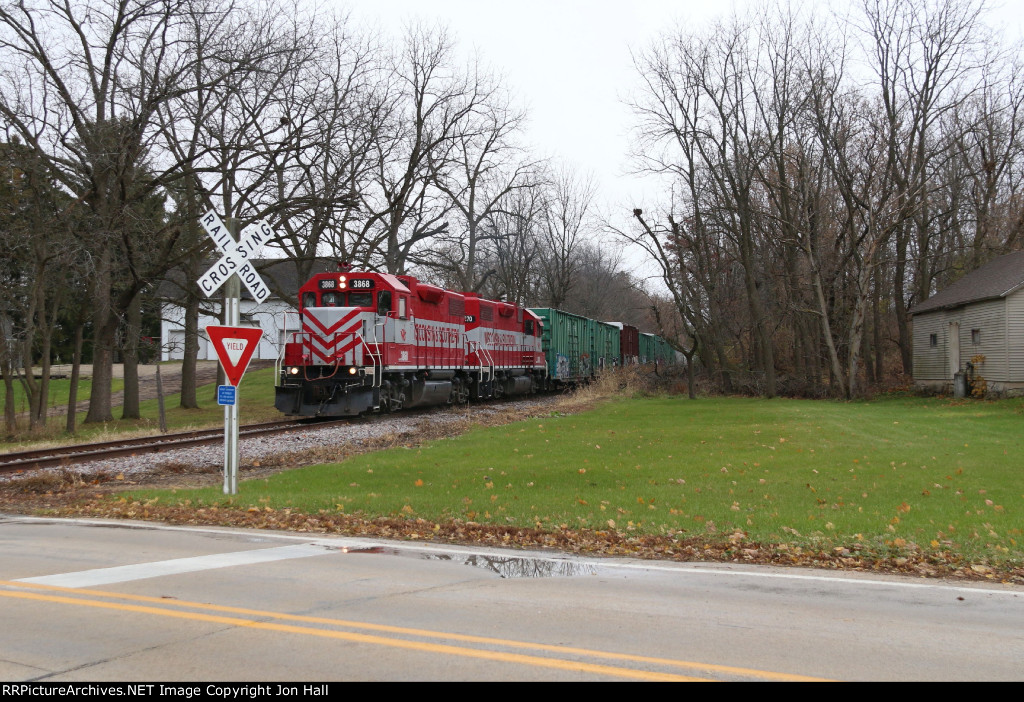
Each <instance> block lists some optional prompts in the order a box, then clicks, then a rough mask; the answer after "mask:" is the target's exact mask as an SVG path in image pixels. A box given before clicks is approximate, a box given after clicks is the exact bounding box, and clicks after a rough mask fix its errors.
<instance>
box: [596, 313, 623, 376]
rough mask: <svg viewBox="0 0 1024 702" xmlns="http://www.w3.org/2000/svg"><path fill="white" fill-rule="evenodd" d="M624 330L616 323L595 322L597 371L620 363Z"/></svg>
mask: <svg viewBox="0 0 1024 702" xmlns="http://www.w3.org/2000/svg"><path fill="white" fill-rule="evenodd" d="M621 334H622V331H621V330H620V329H619V328H618V327H617V326H615V325H614V324H608V323H606V322H594V355H593V358H594V366H595V368H596V369H597V371H599V372H600V371H601V370H603V369H605V368H613V367H615V366H617V365H619V356H620V351H619V340H620V338H621Z"/></svg>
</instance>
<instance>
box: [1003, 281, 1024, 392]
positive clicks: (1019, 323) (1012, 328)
mask: <svg viewBox="0 0 1024 702" xmlns="http://www.w3.org/2000/svg"><path fill="white" fill-rule="evenodd" d="M1006 353H1007V357H1008V363H1009V381H1010V382H1012V383H1024V290H1018V291H1017V292H1015V293H1013V294H1012V295H1010V296H1008V297H1007V298H1006Z"/></svg>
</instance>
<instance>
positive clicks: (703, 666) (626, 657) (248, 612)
mask: <svg viewBox="0 0 1024 702" xmlns="http://www.w3.org/2000/svg"><path fill="white" fill-rule="evenodd" d="M0 586H5V587H14V588H18V589H25V588H33V589H38V590H48V591H55V592H61V593H67V594H70V595H75V596H76V597H57V596H48V595H39V594H35V593H26V592H5V591H0V595H3V596H8V597H23V598H25V599H34V600H41V601H51V602H60V603H64V604H79V605H83V606H92V607H102V608H107V609H121V610H124V611H135V612H144V613H149V614H157V615H160V616H168V617H178V618H185V619H195V620H198V621H210V622H219V623H226V624H234V625H238V626H248V627H252V628H258V629H268V630H273V631H287V632H291V633H302V634H309V635H314V636H326V637H330V638H340V639H345V640H349V641H359V642H363V643H373V644H378V645H383V646H396V647H399V648H408V649H413V650H423V651H431V652H441V653H450V654H452V655H463V656H470V657H476V658H487V659H490V660H504V661H508V662H519V663H524V664H528V665H540V666H544V667H554V668H560V669H563V670H575V671H585V672H595V673H599V674H606V675H615V676H620V677H631V678H641V679H656V680H674V681H697V680H701V678H689V677H684V676H678V675H671V674H660V673H648V672H645V671H639V670H633V669H628V668H616V667H608V666H602V665H593V664H588V663H578V662H574V661H559V660H554V659H549V658H540V657H537V656H524V655H521V654H512V653H498V652H491V651H481V650H477V649H467V648H461V647H456V646H447V645H443V644H430V643H419V642H414V641H405V640H400V639H389V638H383V637H378V636H370V635H365V634H355V633H346V632H335V631H325V630H323V629H313V628H309V627H296V626H291V625H286V624H270V623H265V622H256V621H251V620H244V619H236V618H232V617H219V616H214V615H206V614H200V613H196V612H175V611H172V610H169V609H167V607H181V608H190V609H200V610H207V611H212V612H222V613H228V614H236V615H244V616H249V617H261V618H267V619H276V620H284V621H294V622H303V623H308V624H325V625H330V626H340V627H347V628H350V629H363V630H367V631H376V632H385V633H389V634H400V635H406V636H418V637H423V638H434V639H447V640H451V641H461V642H465V643H476V644H486V645H495V646H504V647H506V648H520V649H532V650H536V651H544V652H548V653H555V654H561V655H580V656H588V657H591V658H603V659H612V660H619V661H625V662H631V663H644V664H649V665H662V666H671V667H675V668H683V669H687V670H695V671H703V672H705V673H720V674H727V675H737V676H743V677H753V678H758V679H762V680H777V681H787V682H798V681H804V682H811V681H821V680H823V679H822V678H813V677H808V676H803V675H793V674H788V673H775V672H771V671H763V670H756V669H751V668H738V667H734V666H723V665H715V664H709V663H699V662H693V661H683V660H677V659H671V658H657V657H651V656H639V655H634V654H628V653H613V652H607V651H598V650H591V649H585V648H576V647H571V646H557V645H552V644H541V643H530V642H523V641H514V640H509V639H499V638H492V637H486V636H474V635H471V634H457V633H447V632H439V631H431V630H428V629H414V628H408V627H400V626H393V625H387V624H372V623H368V622H355V621H350V620H344V619H333V618H327V617H312V616H306V615H300V614H285V613H280V612H270V611H265V610H257V609H248V608H243V607H231V606H227V605H215V604H208V603H202V602H189V601H185V600H168V599H164V598H159V597H148V596H145V595H132V594H127V593H111V592H105V591H102V590H85V589H75V588H63V587H59V586H55V585H40V584H36V583H19V582H10V581H2V580H0ZM81 595H89V596H94V597H104V598H116V599H121V600H128V601H135V602H148V603H154V604H159V605H160V606H161V607H160V608H151V607H138V606H134V605H125V604H119V603H108V602H96V601H91V600H85V599H82V598H81V597H80V596H81ZM652 676H654V677H652Z"/></svg>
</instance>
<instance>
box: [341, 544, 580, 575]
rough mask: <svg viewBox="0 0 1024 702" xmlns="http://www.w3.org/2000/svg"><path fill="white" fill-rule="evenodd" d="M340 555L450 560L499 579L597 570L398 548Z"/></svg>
mask: <svg viewBox="0 0 1024 702" xmlns="http://www.w3.org/2000/svg"><path fill="white" fill-rule="evenodd" d="M341 550H342V552H344V553H373V554H383V555H388V556H401V557H404V558H418V559H420V560H424V561H450V562H451V563H458V564H460V565H465V566H469V567H471V568H481V569H483V570H489V571H490V572H492V573H495V574H497V575H499V576H501V577H502V578H555V577H571V576H574V575H597V568H596V567H595V566H592V565H588V564H584V563H575V562H573V561H561V560H557V559H553V558H523V557H520V556H508V557H498V556H484V555H481V554H458V553H445V554H436V553H419V552H416V551H406V550H403V549H399V548H385V547H383V546H373V547H370V548H353V549H345V548H343V549H341Z"/></svg>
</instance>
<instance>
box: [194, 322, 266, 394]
mask: <svg viewBox="0 0 1024 702" xmlns="http://www.w3.org/2000/svg"><path fill="white" fill-rule="evenodd" d="M206 333H207V334H208V335H209V337H210V342H211V343H212V344H213V348H214V350H215V351H216V352H217V358H219V359H220V364H221V365H222V366H224V374H225V375H227V377H228V382H229V383H231V384H232V385H238V383H239V382H240V381H241V380H242V374H243V373H245V369H246V368H247V367H248V366H249V361H250V360H251V359H252V354H253V352H254V351H256V347H257V346H259V343H260V337H261V336H263V330H261V329H254V328H252V327H207V328H206Z"/></svg>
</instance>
